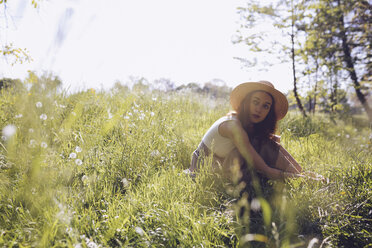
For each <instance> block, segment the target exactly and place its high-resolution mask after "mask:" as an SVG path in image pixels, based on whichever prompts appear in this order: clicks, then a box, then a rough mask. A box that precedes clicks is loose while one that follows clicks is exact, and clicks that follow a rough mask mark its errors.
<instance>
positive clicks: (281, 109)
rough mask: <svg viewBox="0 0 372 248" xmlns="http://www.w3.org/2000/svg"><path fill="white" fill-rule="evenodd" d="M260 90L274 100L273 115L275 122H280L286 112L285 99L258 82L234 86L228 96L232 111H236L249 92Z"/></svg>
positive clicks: (271, 88)
mask: <svg viewBox="0 0 372 248" xmlns="http://www.w3.org/2000/svg"><path fill="white" fill-rule="evenodd" d="M257 90H262V91H265V92H267V93H269V94H270V95H272V97H273V98H274V101H275V114H276V118H277V120H281V119H283V118H284V116H285V115H286V114H287V112H288V100H287V97H286V96H285V95H284V94H283V93H282V92H280V91H279V90H277V89H275V88H274V87H271V86H269V85H267V84H264V83H260V82H246V83H242V84H239V85H238V86H236V87H235V88H234V89H233V91H232V92H231V94H230V104H231V107H232V109H233V110H235V111H237V110H238V108H239V106H240V104H241V102H242V101H243V100H244V98H245V97H246V96H247V95H248V94H249V93H251V92H253V91H257Z"/></svg>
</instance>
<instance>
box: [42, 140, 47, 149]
mask: <svg viewBox="0 0 372 248" xmlns="http://www.w3.org/2000/svg"><path fill="white" fill-rule="evenodd" d="M40 146H41V147H42V148H47V147H48V144H47V143H46V142H44V141H43V142H41V144H40Z"/></svg>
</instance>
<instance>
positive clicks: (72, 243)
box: [0, 84, 372, 247]
mask: <svg viewBox="0 0 372 248" xmlns="http://www.w3.org/2000/svg"><path fill="white" fill-rule="evenodd" d="M44 85H45V84H44ZM228 108H229V106H228V99H213V98H211V97H208V96H205V95H197V94H191V93H188V92H178V93H166V94H165V93H162V92H156V91H153V92H149V91H141V90H133V91H131V90H128V89H126V88H123V89H113V90H110V91H107V92H96V91H94V90H87V91H83V92H79V93H75V94H70V95H68V94H65V93H63V92H57V91H55V90H53V89H49V88H48V87H45V88H44V89H43V87H32V88H31V89H30V90H24V91H18V92H15V91H12V90H6V91H2V92H1V96H0V128H1V129H2V130H3V133H2V137H1V143H0V246H2V247H371V246H370V244H371V243H372V239H371V235H372V228H371V223H372V217H371V216H372V210H371V209H372V202H371V192H372V190H371V189H372V180H371V179H372V178H371V175H372V172H371V169H372V144H371V141H372V130H371V127H369V126H368V124H366V121H365V119H363V117H360V118H359V119H358V118H356V117H350V118H349V119H346V120H338V119H335V120H333V121H331V120H330V119H329V118H328V117H327V116H325V115H324V116H323V115H317V116H315V117H311V118H308V119H303V118H302V117H301V116H299V115H297V114H296V113H292V112H291V113H289V114H288V115H287V116H286V118H285V119H284V120H283V121H282V122H281V123H280V127H279V131H280V135H281V136H282V140H281V143H282V144H283V146H284V147H285V148H287V150H288V151H289V152H290V153H291V154H292V155H293V156H294V157H295V158H296V159H297V161H298V162H299V163H300V164H301V165H302V167H303V168H304V170H305V171H307V170H309V171H314V172H316V173H320V174H322V175H323V176H325V177H327V178H328V179H329V182H328V183H322V182H319V181H312V180H305V179H302V178H301V179H293V180H288V181H286V182H285V183H281V182H272V189H273V191H274V193H273V194H271V197H270V199H268V198H266V199H265V198H264V197H258V198H256V199H254V200H253V201H252V202H247V200H246V197H245V196H243V197H239V194H237V193H236V190H235V189H234V188H233V187H232V186H231V184H230V183H229V182H227V181H226V180H224V179H223V178H222V177H221V176H220V175H219V174H218V173H214V172H212V171H211V170H209V169H208V167H207V166H206V167H204V168H202V170H201V172H200V173H199V174H198V176H197V177H196V178H195V180H193V179H192V178H190V177H189V176H188V175H186V174H185V173H183V170H184V169H186V168H188V165H189V162H190V155H191V153H192V151H193V150H194V149H195V148H196V146H197V145H198V143H199V142H200V139H201V138H202V136H203V134H204V132H205V131H206V130H207V129H208V128H209V126H210V125H211V124H212V123H213V122H214V121H215V120H217V119H218V118H219V117H221V116H222V115H224V114H225V113H226V112H227V111H228V110H229V109H228ZM241 209H245V211H244V212H243V214H241V213H242V212H241V211H240V210H241Z"/></svg>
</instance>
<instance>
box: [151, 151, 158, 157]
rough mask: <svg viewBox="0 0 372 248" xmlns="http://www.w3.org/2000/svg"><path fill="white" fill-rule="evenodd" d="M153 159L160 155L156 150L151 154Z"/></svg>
mask: <svg viewBox="0 0 372 248" xmlns="http://www.w3.org/2000/svg"><path fill="white" fill-rule="evenodd" d="M150 155H151V157H157V156H159V155H160V152H159V151H158V150H154V151H152V152H151V153H150Z"/></svg>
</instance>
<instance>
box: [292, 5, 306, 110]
mask: <svg viewBox="0 0 372 248" xmlns="http://www.w3.org/2000/svg"><path fill="white" fill-rule="evenodd" d="M291 3H292V33H291V43H292V49H291V53H292V72H293V93H294V96H295V98H296V102H297V106H298V108H299V109H300V111H301V113H302V115H303V116H304V117H307V115H306V112H305V109H304V107H303V106H302V103H301V99H300V97H299V95H298V93H297V78H296V66H295V50H294V24H295V23H294V22H295V21H294V8H293V1H292V2H291Z"/></svg>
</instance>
